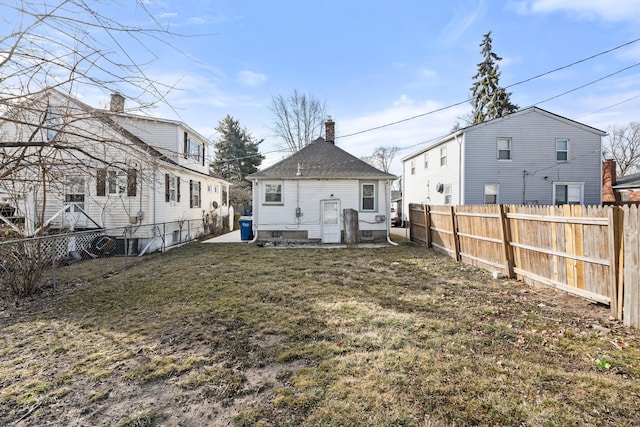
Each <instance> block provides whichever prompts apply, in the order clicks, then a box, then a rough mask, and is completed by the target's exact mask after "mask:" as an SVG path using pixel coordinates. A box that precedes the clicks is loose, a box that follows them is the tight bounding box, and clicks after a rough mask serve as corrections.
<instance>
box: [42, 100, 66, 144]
mask: <svg viewBox="0 0 640 427" xmlns="http://www.w3.org/2000/svg"><path fill="white" fill-rule="evenodd" d="M45 126H46V128H47V141H53V139H54V138H55V137H56V135H57V134H58V131H59V130H60V128H62V115H61V113H60V110H58V109H57V108H51V107H50V108H49V109H48V110H47V117H46V119H45Z"/></svg>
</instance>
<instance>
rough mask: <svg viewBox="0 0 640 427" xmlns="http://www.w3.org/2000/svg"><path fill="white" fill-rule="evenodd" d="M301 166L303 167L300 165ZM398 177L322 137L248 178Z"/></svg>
mask: <svg viewBox="0 0 640 427" xmlns="http://www.w3.org/2000/svg"><path fill="white" fill-rule="evenodd" d="M298 166H300V168H298ZM270 178H271V179H329V178H331V179H340V178H345V179H396V178H397V177H396V176H395V175H392V174H390V173H386V172H383V171H381V170H379V169H376V168H374V167H373V166H371V165H370V164H368V163H367V162H365V161H363V160H361V159H359V158H357V157H355V156H353V155H351V154H349V153H347V152H346V151H344V150H343V149H341V148H339V147H337V146H336V145H335V144H334V143H333V142H330V141H329V142H327V141H325V140H324V138H318V139H316V140H315V141H313V142H312V143H311V144H309V145H307V146H306V147H304V148H302V149H301V150H299V151H297V152H295V153H293V154H292V155H291V156H289V157H287V158H286V159H284V160H281V161H280V162H278V163H276V164H274V165H272V166H270V167H268V168H266V169H264V170H261V171H258V172H256V173H253V174H251V175H249V176H247V179H250V180H253V179H270Z"/></svg>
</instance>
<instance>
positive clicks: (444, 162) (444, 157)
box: [440, 145, 447, 167]
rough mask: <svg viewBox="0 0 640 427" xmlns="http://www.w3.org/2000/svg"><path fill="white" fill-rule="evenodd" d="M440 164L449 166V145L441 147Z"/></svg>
mask: <svg viewBox="0 0 640 427" xmlns="http://www.w3.org/2000/svg"><path fill="white" fill-rule="evenodd" d="M440 166H441V167H442V166H447V146H446V145H445V146H444V147H440Z"/></svg>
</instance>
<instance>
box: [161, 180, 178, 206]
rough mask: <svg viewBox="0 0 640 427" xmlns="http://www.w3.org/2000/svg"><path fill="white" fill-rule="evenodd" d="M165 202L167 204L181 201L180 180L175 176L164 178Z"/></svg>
mask: <svg viewBox="0 0 640 427" xmlns="http://www.w3.org/2000/svg"><path fill="white" fill-rule="evenodd" d="M164 200H165V202H167V203H168V202H179V201H180V178H179V177H177V176H174V175H170V174H165V176H164Z"/></svg>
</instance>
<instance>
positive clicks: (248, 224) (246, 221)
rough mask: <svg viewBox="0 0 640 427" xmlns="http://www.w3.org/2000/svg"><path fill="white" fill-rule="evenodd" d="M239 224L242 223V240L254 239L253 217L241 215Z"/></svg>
mask: <svg viewBox="0 0 640 427" xmlns="http://www.w3.org/2000/svg"><path fill="white" fill-rule="evenodd" d="M238 224H239V225H240V240H251V239H253V218H252V217H250V216H241V217H240V219H239V220H238Z"/></svg>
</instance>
